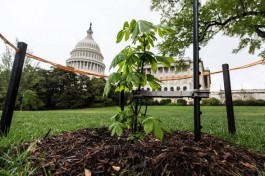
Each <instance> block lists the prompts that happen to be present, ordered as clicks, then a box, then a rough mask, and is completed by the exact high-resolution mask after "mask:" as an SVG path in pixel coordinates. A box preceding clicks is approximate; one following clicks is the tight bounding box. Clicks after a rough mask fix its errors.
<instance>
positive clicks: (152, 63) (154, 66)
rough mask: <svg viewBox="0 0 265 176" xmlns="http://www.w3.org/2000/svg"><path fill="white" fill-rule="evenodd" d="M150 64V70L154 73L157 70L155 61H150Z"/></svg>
mask: <svg viewBox="0 0 265 176" xmlns="http://www.w3.org/2000/svg"><path fill="white" fill-rule="evenodd" d="M150 62H151V68H152V70H153V71H156V69H157V62H156V60H155V59H150Z"/></svg>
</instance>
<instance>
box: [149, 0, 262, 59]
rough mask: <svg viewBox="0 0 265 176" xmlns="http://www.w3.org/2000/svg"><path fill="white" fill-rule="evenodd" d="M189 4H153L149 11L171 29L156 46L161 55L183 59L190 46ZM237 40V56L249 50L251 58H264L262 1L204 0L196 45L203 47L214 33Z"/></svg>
mask: <svg viewBox="0 0 265 176" xmlns="http://www.w3.org/2000/svg"><path fill="white" fill-rule="evenodd" d="M192 3H193V1H191V0H173V1H171V0H170V1H169V0H168V1H164V0H152V4H151V9H152V10H158V11H161V22H162V23H163V24H166V25H168V26H170V27H172V28H173V29H174V31H175V32H174V33H172V34H171V35H170V36H169V37H167V38H166V39H165V40H164V42H162V43H161V44H160V45H159V49H160V51H163V52H165V53H169V54H171V55H173V56H174V55H180V56H181V55H183V54H184V52H185V49H187V48H188V47H189V46H190V45H191V44H192V14H193V12H192ZM219 32H221V33H222V34H223V35H226V36H229V37H238V38H239V39H240V42H239V45H238V47H237V48H236V49H234V50H233V52H234V53H237V52H238V51H240V50H241V49H243V48H246V47H247V48H248V52H249V53H250V54H254V53H255V51H257V50H258V51H259V52H260V53H259V54H260V56H263V57H265V49H264V43H265V1H264V0H229V1H228V0H207V1H206V2H205V3H203V4H202V5H200V6H199V41H200V45H201V46H205V45H206V44H207V43H208V42H209V41H210V40H211V39H212V38H213V37H214V36H215V35H216V34H217V33H219Z"/></svg>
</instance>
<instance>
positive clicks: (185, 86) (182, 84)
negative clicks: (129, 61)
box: [144, 58, 211, 102]
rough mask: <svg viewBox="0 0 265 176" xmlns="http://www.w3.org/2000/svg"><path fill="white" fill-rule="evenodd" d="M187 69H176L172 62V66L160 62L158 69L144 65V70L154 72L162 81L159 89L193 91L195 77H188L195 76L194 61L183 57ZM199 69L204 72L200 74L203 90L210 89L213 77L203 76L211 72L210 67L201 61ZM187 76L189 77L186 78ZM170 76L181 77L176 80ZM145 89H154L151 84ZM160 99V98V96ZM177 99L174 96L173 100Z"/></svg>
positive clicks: (149, 72)
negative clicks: (207, 67) (206, 67)
mask: <svg viewBox="0 0 265 176" xmlns="http://www.w3.org/2000/svg"><path fill="white" fill-rule="evenodd" d="M175 60H176V61H177V59H175ZM183 60H184V62H185V65H187V69H185V70H181V71H176V64H177V63H171V65H170V67H164V66H163V65H162V64H158V66H157V71H155V72H154V71H153V70H152V69H151V66H150V65H146V66H144V72H145V73H147V74H152V75H154V76H155V77H156V78H158V79H160V80H164V81H162V83H160V84H161V88H160V89H159V90H158V91H193V79H192V78H187V77H189V76H193V62H192V60H191V59H189V58H183ZM199 70H200V72H201V73H202V75H201V76H200V85H201V88H200V89H201V90H210V84H211V79H210V75H207V76H203V74H205V73H210V70H209V69H205V68H204V66H203V62H200V65H199ZM185 77H186V78H187V79H185ZM170 78H173V79H174V78H179V79H175V80H170ZM144 90H147V91H154V90H152V88H151V87H150V86H149V85H146V86H145V87H144ZM158 99H160V98H158ZM176 100H177V99H176V98H173V99H172V101H173V102H175V101H176Z"/></svg>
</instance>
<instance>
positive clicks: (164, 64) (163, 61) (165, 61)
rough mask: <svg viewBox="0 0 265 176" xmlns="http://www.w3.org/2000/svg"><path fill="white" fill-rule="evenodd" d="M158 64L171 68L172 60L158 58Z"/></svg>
mask: <svg viewBox="0 0 265 176" xmlns="http://www.w3.org/2000/svg"><path fill="white" fill-rule="evenodd" d="M156 59H157V61H158V62H160V63H161V64H162V65H163V66H165V67H170V60H169V59H168V58H167V57H162V56H156Z"/></svg>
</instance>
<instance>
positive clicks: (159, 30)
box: [157, 27, 164, 37]
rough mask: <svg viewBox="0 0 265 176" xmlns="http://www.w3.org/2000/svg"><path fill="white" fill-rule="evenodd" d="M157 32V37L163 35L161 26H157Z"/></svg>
mask: <svg viewBox="0 0 265 176" xmlns="http://www.w3.org/2000/svg"><path fill="white" fill-rule="evenodd" d="M157 33H158V35H159V37H163V36H164V34H163V32H162V30H161V28H159V27H158V28H157Z"/></svg>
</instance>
